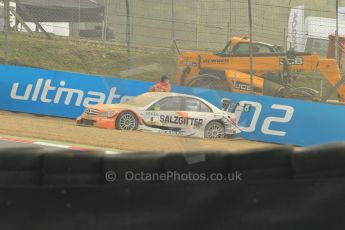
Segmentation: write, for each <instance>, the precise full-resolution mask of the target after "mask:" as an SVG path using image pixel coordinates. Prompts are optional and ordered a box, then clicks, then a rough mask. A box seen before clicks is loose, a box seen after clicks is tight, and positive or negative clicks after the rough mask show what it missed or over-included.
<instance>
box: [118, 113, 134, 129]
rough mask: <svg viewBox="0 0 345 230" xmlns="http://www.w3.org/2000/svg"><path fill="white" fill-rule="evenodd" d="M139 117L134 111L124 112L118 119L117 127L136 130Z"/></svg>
mask: <svg viewBox="0 0 345 230" xmlns="http://www.w3.org/2000/svg"><path fill="white" fill-rule="evenodd" d="M138 123H139V122H138V119H137V117H136V116H135V115H134V113H132V112H122V113H120V115H119V116H118V117H117V119H116V129H120V130H136V129H137V128H138Z"/></svg>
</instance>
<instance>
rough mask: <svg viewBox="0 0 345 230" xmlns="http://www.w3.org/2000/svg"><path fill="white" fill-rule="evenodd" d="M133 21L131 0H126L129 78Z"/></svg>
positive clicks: (129, 74) (129, 73)
mask: <svg viewBox="0 0 345 230" xmlns="http://www.w3.org/2000/svg"><path fill="white" fill-rule="evenodd" d="M130 27H131V22H130V10H129V0H126V40H127V58H128V59H127V65H128V66H127V67H128V75H127V77H128V78H131V72H130V71H131V28H130Z"/></svg>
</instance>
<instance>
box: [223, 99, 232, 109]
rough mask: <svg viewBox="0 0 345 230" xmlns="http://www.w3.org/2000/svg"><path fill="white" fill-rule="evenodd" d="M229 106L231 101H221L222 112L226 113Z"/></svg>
mask: <svg viewBox="0 0 345 230" xmlns="http://www.w3.org/2000/svg"><path fill="white" fill-rule="evenodd" d="M230 105H231V100H229V99H226V98H223V99H222V110H223V111H228V109H229V107H230Z"/></svg>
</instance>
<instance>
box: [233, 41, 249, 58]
mask: <svg viewBox="0 0 345 230" xmlns="http://www.w3.org/2000/svg"><path fill="white" fill-rule="evenodd" d="M233 54H234V55H249V44H248V43H240V44H238V45H237V46H235V47H234V52H233Z"/></svg>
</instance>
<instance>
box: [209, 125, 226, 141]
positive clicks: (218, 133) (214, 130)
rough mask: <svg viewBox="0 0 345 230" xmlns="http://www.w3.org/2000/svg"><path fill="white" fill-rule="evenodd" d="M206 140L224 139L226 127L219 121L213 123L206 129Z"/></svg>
mask: <svg viewBox="0 0 345 230" xmlns="http://www.w3.org/2000/svg"><path fill="white" fill-rule="evenodd" d="M204 136H205V138H210V139H215V138H224V136H225V128H224V125H223V124H222V123H220V122H218V121H211V122H210V123H208V124H207V125H206V127H205V135H204Z"/></svg>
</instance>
